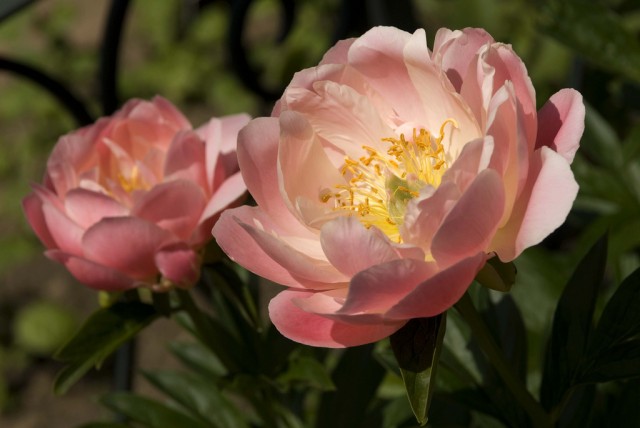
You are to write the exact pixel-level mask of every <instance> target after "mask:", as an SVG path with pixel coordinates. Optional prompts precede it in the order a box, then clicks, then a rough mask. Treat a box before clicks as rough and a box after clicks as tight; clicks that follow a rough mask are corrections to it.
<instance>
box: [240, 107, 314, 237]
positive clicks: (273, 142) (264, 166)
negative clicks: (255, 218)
mask: <svg viewBox="0 0 640 428" xmlns="http://www.w3.org/2000/svg"><path fill="white" fill-rule="evenodd" d="M279 139H280V127H279V125H278V118H271V117H270V118H258V119H254V120H252V121H251V122H249V124H248V125H247V126H246V127H245V128H243V129H242V131H240V133H239V135H238V163H239V164H240V170H241V171H242V177H243V178H244V181H245V183H246V185H247V189H249V192H250V193H251V196H253V199H255V201H256V203H257V204H258V206H260V207H261V208H262V209H263V210H264V211H265V212H266V213H267V214H268V215H269V216H270V217H271V218H273V219H274V221H276V222H278V224H280V225H282V226H283V227H286V228H287V229H288V230H291V231H294V232H295V233H296V234H297V235H300V236H305V235H306V236H310V235H311V233H310V232H309V231H308V230H307V228H306V227H304V226H303V225H302V224H300V221H299V220H298V219H297V218H296V217H294V216H293V214H292V213H291V212H290V211H289V208H288V207H287V206H286V205H285V204H284V201H283V198H282V194H281V193H280V186H279V184H278V182H279V180H278V169H277V165H278V142H279Z"/></svg>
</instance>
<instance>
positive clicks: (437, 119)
mask: <svg viewBox="0 0 640 428" xmlns="http://www.w3.org/2000/svg"><path fill="white" fill-rule="evenodd" d="M403 55H404V62H405V64H406V67H407V70H408V73H409V78H410V79H411V81H412V82H413V84H414V86H415V89H414V91H416V92H417V93H418V95H419V96H420V99H421V101H422V104H423V106H424V109H425V110H426V114H425V116H424V117H422V118H420V119H418V120H417V121H416V122H417V123H420V124H421V125H422V126H424V127H425V128H426V129H427V130H428V131H429V132H431V134H433V135H438V134H439V131H440V128H441V126H442V124H443V123H445V121H447V120H448V119H452V118H453V119H455V121H456V122H457V127H453V126H450V127H449V128H448V132H445V138H444V140H443V144H444V146H445V150H446V153H447V157H448V158H449V159H448V160H453V159H456V158H457V157H458V154H459V153H460V151H461V150H462V147H463V146H464V144H466V143H467V142H469V141H472V140H474V139H476V138H478V137H481V136H482V134H481V132H480V128H479V127H478V123H477V122H476V119H475V117H474V116H473V113H472V112H471V110H470V109H469V106H468V105H467V104H466V103H465V101H464V100H463V99H462V97H461V96H460V94H458V93H457V92H456V91H455V89H454V88H453V87H452V86H451V85H450V84H449V81H448V80H447V79H446V78H444V72H443V71H442V70H440V69H438V68H436V66H435V64H434V63H433V62H432V61H431V59H430V58H429V49H427V42H426V36H425V32H424V30H422V29H419V30H416V32H415V33H414V34H413V35H412V36H411V38H410V39H409V41H408V42H407V45H406V46H405V47H404V50H403ZM434 100H437V102H434Z"/></svg>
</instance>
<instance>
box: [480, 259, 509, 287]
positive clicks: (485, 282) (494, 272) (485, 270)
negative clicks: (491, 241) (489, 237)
mask: <svg viewBox="0 0 640 428" xmlns="http://www.w3.org/2000/svg"><path fill="white" fill-rule="evenodd" d="M516 273H517V269H516V265H514V264H513V262H507V263H503V262H501V261H500V259H499V258H498V257H492V258H490V259H489V260H488V261H487V263H485V265H484V266H483V267H482V269H480V272H478V274H477V275H476V281H478V282H479V283H480V285H482V286H484V287H487V288H490V289H492V290H496V291H502V292H505V293H506V292H508V291H510V290H511V287H512V286H513V284H514V283H515V282H516Z"/></svg>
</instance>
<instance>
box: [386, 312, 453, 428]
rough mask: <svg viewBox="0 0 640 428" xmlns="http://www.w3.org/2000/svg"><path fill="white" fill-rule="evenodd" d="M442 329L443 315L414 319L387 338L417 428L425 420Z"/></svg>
mask: <svg viewBox="0 0 640 428" xmlns="http://www.w3.org/2000/svg"><path fill="white" fill-rule="evenodd" d="M445 325H446V314H440V315H437V316H435V317H430V318H416V319H412V320H410V321H409V322H408V323H407V324H405V325H404V326H403V327H402V328H401V329H400V330H398V331H396V332H395V333H393V334H392V335H391V337H390V341H391V348H392V349H393V353H394V355H395V356H396V360H397V361H398V366H399V367H400V373H401V375H402V380H403V381H404V385H405V389H406V390H407V395H408V396H409V404H411V410H413V414H414V415H415V417H416V419H417V421H418V423H419V424H420V425H421V426H424V425H425V424H426V423H427V419H428V413H429V406H430V404H431V397H432V396H433V391H434V387H435V376H436V369H437V367H438V360H439V358H440V351H441V349H442V341H443V339H444V331H445Z"/></svg>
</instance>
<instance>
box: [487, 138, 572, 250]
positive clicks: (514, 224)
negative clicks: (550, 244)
mask: <svg viewBox="0 0 640 428" xmlns="http://www.w3.org/2000/svg"><path fill="white" fill-rule="evenodd" d="M577 193H578V184H577V183H576V181H575V179H574V177H573V173H572V172H571V168H570V167H569V163H568V162H567V160H566V158H564V157H563V156H562V155H560V154H558V153H556V152H554V151H553V150H552V149H551V148H549V147H546V146H543V147H541V148H540V149H539V150H537V151H536V152H535V153H534V155H533V157H532V159H531V164H530V168H529V181H528V183H527V187H526V188H525V189H524V190H523V192H522V193H521V195H520V197H519V198H518V200H517V201H516V205H515V206H514V209H513V213H512V214H511V218H510V220H509V222H508V223H507V224H506V225H505V227H503V228H501V229H499V230H498V232H497V234H496V236H495V238H494V240H493V242H492V244H491V247H490V250H491V251H495V252H496V253H497V254H498V256H499V257H500V259H501V260H502V261H511V260H513V259H515V258H516V257H518V255H520V253H521V252H522V251H523V250H524V249H526V248H528V247H530V246H532V245H535V244H537V243H539V242H540V241H542V240H543V239H544V238H545V237H547V236H548V235H549V234H550V233H551V232H553V231H554V230H555V229H556V228H558V227H559V226H560V225H561V224H562V223H563V222H564V220H565V219H566V217H567V215H568V214H569V210H571V206H572V205H573V201H574V199H575V197H576V195H577Z"/></svg>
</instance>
